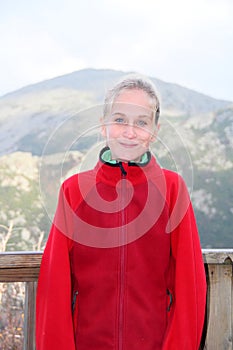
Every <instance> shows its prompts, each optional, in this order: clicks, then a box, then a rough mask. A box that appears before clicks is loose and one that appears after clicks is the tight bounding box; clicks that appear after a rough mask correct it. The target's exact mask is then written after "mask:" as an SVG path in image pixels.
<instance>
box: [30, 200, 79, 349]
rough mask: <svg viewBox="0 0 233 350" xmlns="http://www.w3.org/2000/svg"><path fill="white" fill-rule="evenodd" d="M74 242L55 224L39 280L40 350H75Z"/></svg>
mask: <svg viewBox="0 0 233 350" xmlns="http://www.w3.org/2000/svg"><path fill="white" fill-rule="evenodd" d="M62 197H63V196H60V199H59V201H61V200H62V199H61V198H62ZM58 208H59V215H62V213H61V208H62V205H61V203H59V205H58ZM57 212H58V210H57ZM60 220H61V218H60ZM70 241H71V240H70V239H69V238H68V237H67V236H66V235H65V234H64V233H62V231H61V230H59V229H58V226H57V225H56V224H55V223H53V225H52V228H51V231H50V235H49V238H48V241H47V244H46V248H45V251H44V254H43V258H42V263H41V268H40V275H39V280H38V288H37V298H36V349H37V350H58V349H59V350H75V344H74V331H73V321H72V311H71V272H70V260H69V247H70V244H71V243H70Z"/></svg>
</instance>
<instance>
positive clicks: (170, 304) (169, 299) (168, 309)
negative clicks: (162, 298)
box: [167, 289, 173, 312]
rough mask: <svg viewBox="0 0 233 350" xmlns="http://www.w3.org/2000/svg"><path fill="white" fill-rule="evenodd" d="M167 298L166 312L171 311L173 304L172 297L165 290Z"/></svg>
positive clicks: (169, 292)
mask: <svg viewBox="0 0 233 350" xmlns="http://www.w3.org/2000/svg"><path fill="white" fill-rule="evenodd" d="M167 296H168V301H167V311H168V312H169V311H171V307H172V304H173V295H172V292H171V291H170V290H169V289H167Z"/></svg>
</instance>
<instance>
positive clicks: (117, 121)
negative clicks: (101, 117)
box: [114, 117, 125, 124]
mask: <svg viewBox="0 0 233 350" xmlns="http://www.w3.org/2000/svg"><path fill="white" fill-rule="evenodd" d="M114 122H115V123H118V124H123V123H125V120H124V118H121V117H117V118H115V119H114Z"/></svg>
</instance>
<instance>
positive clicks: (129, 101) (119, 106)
mask: <svg viewBox="0 0 233 350" xmlns="http://www.w3.org/2000/svg"><path fill="white" fill-rule="evenodd" d="M117 112H120V113H125V114H126V113H127V114H128V113H130V114H131V113H133V114H138V115H140V114H142V115H149V116H151V114H152V103H151V98H150V97H149V95H148V94H147V93H146V92H145V91H143V90H137V89H132V90H123V91H121V92H120V94H119V95H118V96H117V97H116V98H115V100H114V101H113V105H112V113H117Z"/></svg>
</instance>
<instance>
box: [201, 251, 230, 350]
mask: <svg viewBox="0 0 233 350" xmlns="http://www.w3.org/2000/svg"><path fill="white" fill-rule="evenodd" d="M228 252H229V254H228V255H226V253H223V252H222V253H221V251H219V250H211V251H205V250H204V251H203V253H204V260H205V262H206V263H207V264H208V270H207V280H208V298H207V335H206V340H205V347H204V349H207V350H214V349H216V350H232V327H233V323H232V322H233V321H232V313H233V305H232V301H233V296H232V294H233V288H232V283H233V282H232V262H233V250H228Z"/></svg>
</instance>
